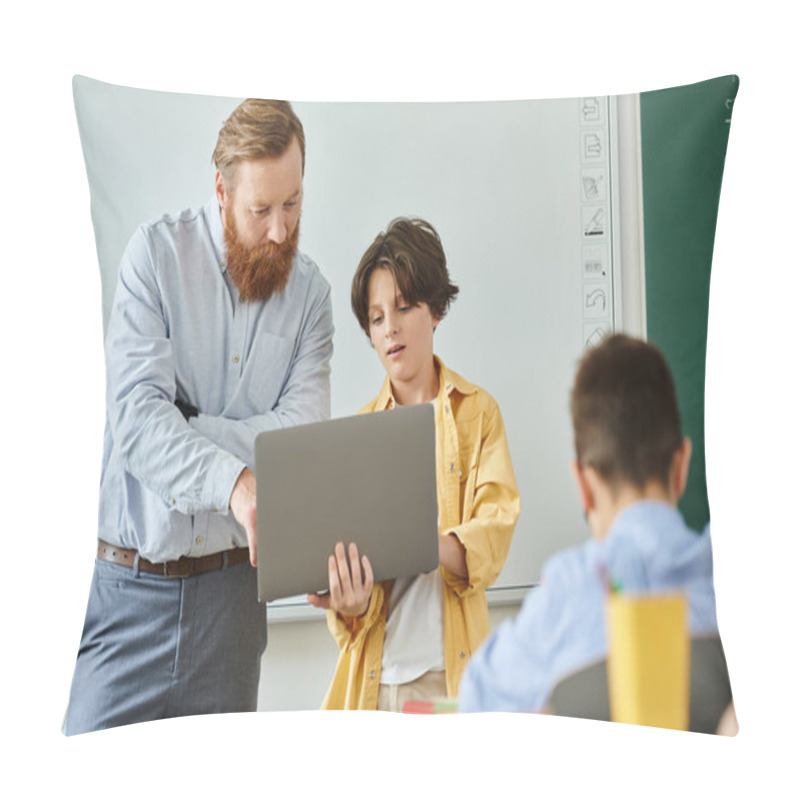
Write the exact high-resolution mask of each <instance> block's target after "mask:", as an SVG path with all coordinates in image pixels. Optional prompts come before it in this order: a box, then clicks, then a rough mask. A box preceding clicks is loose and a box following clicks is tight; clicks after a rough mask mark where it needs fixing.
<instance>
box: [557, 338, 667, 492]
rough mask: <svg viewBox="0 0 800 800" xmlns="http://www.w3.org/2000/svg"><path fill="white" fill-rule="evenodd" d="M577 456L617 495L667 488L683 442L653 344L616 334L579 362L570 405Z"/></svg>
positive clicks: (661, 358) (663, 364) (661, 361)
mask: <svg viewBox="0 0 800 800" xmlns="http://www.w3.org/2000/svg"><path fill="white" fill-rule="evenodd" d="M570 406H571V413H572V426H573V432H574V434H575V455H576V458H577V460H578V462H579V463H580V464H581V465H582V466H584V467H587V466H590V467H593V468H594V469H595V470H596V471H597V473H598V474H599V475H600V477H601V478H602V479H603V480H604V481H605V482H606V483H607V484H608V485H609V486H610V487H611V489H612V491H614V492H616V491H617V490H618V489H619V487H620V485H621V484H622V483H632V484H634V485H635V486H637V487H638V488H640V489H641V488H644V486H645V484H646V483H647V482H648V481H650V480H652V479H656V480H658V481H659V482H660V483H661V484H662V485H664V486H667V485H668V483H669V472H670V468H671V466H672V460H673V457H674V455H675V452H676V451H677V450H678V449H679V448H680V446H681V442H682V436H681V421H680V412H679V411H678V401H677V398H676V396H675V385H674V383H673V381H672V376H671V374H670V370H669V367H668V366H667V362H666V359H665V358H664V356H663V355H662V354H661V352H660V351H659V350H658V349H657V348H656V347H655V346H653V345H652V344H649V343H648V342H644V341H641V340H639V339H634V338H631V337H630V336H626V335H624V334H615V335H613V336H610V337H608V338H606V339H605V340H604V341H603V342H601V343H600V344H599V345H598V346H597V347H595V348H593V349H591V350H589V351H588V352H587V353H586V354H585V355H584V356H583V358H582V359H581V362H580V365H579V367H578V372H577V375H576V376H575V383H574V385H573V388H572V396H571V401H570Z"/></svg>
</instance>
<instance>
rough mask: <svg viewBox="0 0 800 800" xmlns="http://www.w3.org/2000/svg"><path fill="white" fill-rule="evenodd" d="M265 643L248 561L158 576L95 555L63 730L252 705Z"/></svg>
mask: <svg viewBox="0 0 800 800" xmlns="http://www.w3.org/2000/svg"><path fill="white" fill-rule="evenodd" d="M266 646H267V620H266V609H265V606H264V605H263V604H262V603H259V602H258V594H257V583H256V570H255V569H253V568H252V567H251V566H250V565H249V564H247V563H244V564H237V565H236V566H232V567H227V566H226V567H223V568H222V569H218V570H214V571H211V572H207V573H205V574H203V575H197V576H194V577H191V578H164V577H161V576H158V575H150V574H146V573H138V574H137V571H136V570H135V569H131V568H130V567H125V566H120V565H118V564H110V563H108V562H105V561H99V560H98V561H96V562H95V569H94V576H93V578H92V587H91V591H90V594H89V604H88V608H87V610H86V621H85V623H84V628H83V635H82V636H81V644H80V648H79V651H78V659H77V662H76V664H75V673H74V675H73V678H72V689H71V692H70V700H69V706H68V708H67V713H66V717H65V720H64V733H66V734H67V736H71V735H73V734H76V733H85V732H87V731H93V730H100V729H102V728H113V727H115V726H117V725H127V724H130V723H132V722H143V721H145V720H154V719H164V718H168V717H181V716H190V715H193V714H214V713H225V712H236V711H255V710H256V704H257V701H258V679H259V675H260V671H261V656H262V655H263V653H264V650H265V649H266Z"/></svg>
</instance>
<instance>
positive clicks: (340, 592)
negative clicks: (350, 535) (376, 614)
mask: <svg viewBox="0 0 800 800" xmlns="http://www.w3.org/2000/svg"><path fill="white" fill-rule="evenodd" d="M349 552H350V560H349V562H348V558H347V555H346V553H345V550H344V545H343V544H342V543H341V542H338V543H337V545H336V547H335V548H334V550H333V555H332V556H330V557H329V558H328V589H329V592H328V594H309V595H307V600H308V602H309V603H311V605H312V606H315V607H316V608H323V609H326V610H327V609H331V610H332V611H338V612H339V613H340V614H344V615H345V616H348V617H361V616H363V615H364V614H366V613H367V609H368V608H369V597H370V594H372V585H373V582H374V581H373V576H372V565H371V564H370V563H369V559H368V558H367V557H366V556H361V559H360V560H359V558H358V547H356V545H355V543H354V542H351V543H350V547H349ZM362 566H363V568H364V578H363V580H362V577H361V567H362Z"/></svg>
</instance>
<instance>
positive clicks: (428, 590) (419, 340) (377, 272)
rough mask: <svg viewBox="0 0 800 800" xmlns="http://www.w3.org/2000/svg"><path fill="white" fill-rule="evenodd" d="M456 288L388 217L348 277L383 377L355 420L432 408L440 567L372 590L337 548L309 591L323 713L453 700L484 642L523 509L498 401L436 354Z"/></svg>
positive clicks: (435, 254)
mask: <svg viewBox="0 0 800 800" xmlns="http://www.w3.org/2000/svg"><path fill="white" fill-rule="evenodd" d="M457 293H458V288H457V287H456V286H455V285H454V284H452V283H451V282H450V278H449V274H448V271H447V265H446V259H445V254H444V249H443V247H442V243H441V241H440V239H439V236H438V234H437V233H436V231H435V230H434V228H433V227H432V226H431V225H430V224H429V223H427V222H425V221H424V220H420V219H405V218H400V219H396V220H394V221H393V222H392V223H391V224H390V225H389V227H388V229H387V230H386V232H384V233H381V234H379V235H378V237H377V238H376V239H375V241H374V242H373V243H372V245H371V246H370V247H369V248H368V249H367V251H366V253H365V254H364V256H363V257H362V259H361V263H360V264H359V266H358V269H357V270H356V274H355V276H354V278H353V284H352V292H351V302H352V307H353V312H354V313H355V315H356V318H357V319H358V322H359V324H360V325H361V327H362V328H363V330H364V332H365V333H366V334H367V336H368V337H369V339H370V341H371V343H372V346H373V347H374V348H375V351H376V353H377V355H378V358H380V360H381V364H382V365H383V367H384V369H385V370H386V379H385V381H384V383H383V387H382V388H381V390H380V392H379V394H378V395H377V397H376V398H375V399H374V400H372V401H371V402H370V403H368V404H367V405H366V406H365V407H364V408H363V409H362V413H367V412H373V411H384V410H387V409H391V408H394V406H396V405H412V404H417V403H427V402H432V403H434V404H435V420H436V474H437V481H436V484H437V500H438V506H439V568H438V569H437V570H435V571H433V572H431V573H427V574H424V575H418V576H416V577H414V578H409V579H398V580H396V581H384V582H381V583H377V584H375V583H374V582H373V575H372V569H371V566H370V563H369V558H368V557H367V555H366V554H362V555H359V553H358V550H357V548H356V546H355V545H354V544H352V543H351V544H350V546H349V548H348V550H347V552H346V551H345V547H344V544H342V543H340V544H338V545H337V546H336V548H335V552H334V554H332V555H331V556H330V558H329V563H328V568H329V592H328V594H325V595H309V601H310V602H311V603H312V604H313V605H315V606H317V607H318V608H325V609H327V611H328V626H329V628H330V630H331V632H332V634H333V636H334V637H335V639H336V641H337V643H338V645H339V649H340V654H339V660H338V663H337V665H336V672H335V674H334V677H333V681H332V682H331V685H330V688H329V689H328V692H327V695H326V697H325V700H324V702H323V708H328V709H383V710H394V711H399V710H402V707H403V704H404V703H405V702H406V701H407V700H423V699H432V698H437V697H444V696H448V697H455V696H456V694H457V692H458V686H459V682H460V680H461V675H462V673H463V670H464V667H465V666H466V664H467V661H468V660H469V657H470V656H471V655H472V653H473V652H474V651H475V650H476V649H477V648H478V647H479V645H480V644H481V642H482V641H483V640H484V639H485V638H486V636H487V635H488V633H489V613H488V608H487V604H486V588H487V587H488V586H490V585H491V584H492V583H493V582H494V581H495V579H496V578H497V576H498V575H499V574H500V570H501V569H502V567H503V564H504V562H505V558H506V555H507V554H508V548H509V546H510V543H511V535H512V532H513V530H514V526H515V524H516V521H517V517H518V516H519V507H520V501H519V492H518V491H517V485H516V480H515V478H514V471H513V468H512V465H511V457H510V454H509V450H508V443H507V442H506V436H505V428H504V425H503V420H502V417H501V415H500V410H499V408H498V407H497V403H496V402H495V401H494V399H493V398H492V397H491V396H490V395H489V394H488V393H487V392H486V391H484V390H483V389H481V388H480V387H478V386H475V385H474V384H472V383H470V382H468V381H466V380H465V379H464V378H462V377H461V376H460V375H458V374H457V373H455V372H453V371H451V370H449V369H448V368H447V367H446V366H444V364H442V362H441V361H440V360H439V359H438V358H437V357H436V356H435V355H434V352H433V335H434V331H435V330H436V327H437V326H438V324H439V323H440V322H441V321H442V319H443V318H444V316H445V314H446V313H447V310H448V308H449V305H450V302H451V300H452V299H453V298H455V296H456V294H457ZM386 457H387V458H402V453H387V454H386ZM409 502H412V503H413V502H414V498H409ZM362 573H363V574H362Z"/></svg>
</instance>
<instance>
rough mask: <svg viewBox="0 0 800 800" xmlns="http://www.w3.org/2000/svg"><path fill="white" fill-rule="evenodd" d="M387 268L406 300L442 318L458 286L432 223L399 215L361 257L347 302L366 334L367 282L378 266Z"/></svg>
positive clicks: (367, 314)
mask: <svg viewBox="0 0 800 800" xmlns="http://www.w3.org/2000/svg"><path fill="white" fill-rule="evenodd" d="M381 267H382V268H385V269H388V270H389V272H391V273H392V276H393V277H394V280H395V283H396V284H397V288H398V289H399V290H400V293H401V294H402V296H403V299H404V300H405V301H406V303H409V304H410V305H417V304H419V303H425V304H426V305H427V306H428V308H430V310H431V314H433V316H434V317H436V318H437V319H441V318H442V317H444V315H445V314H446V313H447V309H448V308H449V307H450V302H451V301H452V300H453V299H454V298H455V296H456V295H457V294H458V287H457V286H456V285H455V284H453V283H451V282H450V275H449V274H448V272H447V260H446V258H445V255H444V248H443V247H442V242H441V240H440V239H439V234H438V233H436V230H435V229H434V227H433V225H431V224H430V223H429V222H426V221H425V220H423V219H418V218H413V219H409V218H407V217H398V218H397V219H394V220H392V221H391V222H390V223H389V227H388V228H387V229H386V231H385V232H381V233H379V234H378V236H377V237H376V238H375V241H374V242H373V243H372V244H371V245H370V246H369V247H368V248H367V251H366V252H365V253H364V255H363V256H362V257H361V262H360V263H359V265H358V269H356V274H355V275H354V276H353V284H352V286H351V290H350V304H351V305H352V307H353V313H354V314H355V315H356V319H357V320H358V324H359V325H360V326H361V327H362V328H363V330H364V333H366V334H367V336H369V281H370V277H371V276H372V273H373V272H374V271H375V270H376V269H378V268H381Z"/></svg>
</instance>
